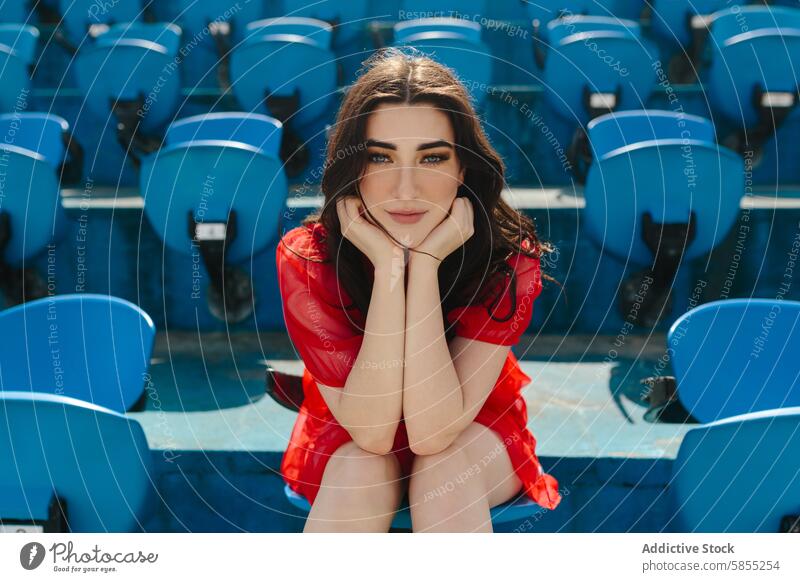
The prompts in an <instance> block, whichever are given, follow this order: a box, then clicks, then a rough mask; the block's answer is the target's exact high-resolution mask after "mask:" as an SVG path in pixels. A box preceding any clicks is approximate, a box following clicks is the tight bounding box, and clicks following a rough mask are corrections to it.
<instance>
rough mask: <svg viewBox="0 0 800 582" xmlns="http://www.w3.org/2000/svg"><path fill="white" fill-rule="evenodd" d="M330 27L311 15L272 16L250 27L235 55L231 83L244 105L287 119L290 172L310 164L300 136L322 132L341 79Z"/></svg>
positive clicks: (285, 142) (285, 148) (286, 155)
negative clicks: (331, 45) (307, 16)
mask: <svg viewBox="0 0 800 582" xmlns="http://www.w3.org/2000/svg"><path fill="white" fill-rule="evenodd" d="M330 41H331V25H330V24H328V23H327V22H323V21H322V20H314V19H310V18H302V19H301V18H299V17H298V18H294V17H293V18H270V19H266V20H260V21H257V22H253V23H251V24H250V25H249V26H248V36H247V38H246V40H245V41H244V42H243V43H242V44H240V45H239V46H237V47H236V49H235V50H234V51H233V55H232V57H231V66H230V83H231V86H232V89H233V94H234V95H235V96H236V98H237V100H238V101H239V104H240V105H241V107H242V108H243V109H245V110H249V111H259V112H263V113H267V114H268V115H271V116H272V117H275V118H277V119H279V120H280V121H281V123H283V151H284V156H283V158H284V160H285V161H286V172H287V174H288V175H289V177H296V176H298V175H300V173H301V172H302V171H303V170H304V169H305V167H306V166H307V165H308V159H309V153H308V151H307V148H306V147H305V145H304V139H303V138H302V137H301V135H307V136H313V135H314V134H315V133H318V132H320V131H322V129H323V127H322V126H323V124H324V121H325V120H326V119H327V117H328V116H329V115H330V112H331V111H332V108H333V105H334V99H335V97H336V91H337V85H338V82H339V78H340V72H341V71H340V67H339V64H338V63H337V61H336V56H335V55H334V54H333V52H332V50H331V47H330Z"/></svg>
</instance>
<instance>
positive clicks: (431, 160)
mask: <svg viewBox="0 0 800 582" xmlns="http://www.w3.org/2000/svg"><path fill="white" fill-rule="evenodd" d="M449 157H450V156H448V155H447V154H428V155H427V156H425V157H424V158H422V161H423V163H425V164H427V165H429V166H431V165H435V164H440V163H442V162H444V161H447V159H448V158H449Z"/></svg>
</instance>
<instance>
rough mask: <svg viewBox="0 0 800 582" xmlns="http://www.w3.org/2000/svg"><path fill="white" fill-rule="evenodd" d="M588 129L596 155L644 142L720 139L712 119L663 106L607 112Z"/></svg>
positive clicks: (587, 126) (708, 140) (600, 155)
mask: <svg viewBox="0 0 800 582" xmlns="http://www.w3.org/2000/svg"><path fill="white" fill-rule="evenodd" d="M586 129H587V131H588V133H589V141H590V142H591V145H592V152H593V155H594V156H596V157H602V156H604V155H605V154H607V153H608V152H610V151H612V150H615V149H617V148H621V147H624V146H626V145H632V144H635V143H639V142H643V141H652V140H657V139H686V140H695V141H707V142H709V143H714V141H715V139H716V137H715V135H714V126H713V125H712V124H711V121H709V120H708V119H706V118H704V117H699V116H697V115H688V114H686V113H677V112H674V111H663V110H660V109H639V110H631V111H618V112H614V113H607V114H605V115H601V116H599V117H596V118H594V119H592V120H591V121H590V122H589V123H588V124H587V125H586Z"/></svg>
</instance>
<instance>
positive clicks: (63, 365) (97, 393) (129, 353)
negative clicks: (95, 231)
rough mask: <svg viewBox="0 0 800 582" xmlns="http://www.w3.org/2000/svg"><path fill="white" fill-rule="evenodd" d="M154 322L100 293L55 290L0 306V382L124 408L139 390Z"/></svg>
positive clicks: (142, 392)
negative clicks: (2, 340) (5, 340)
mask: <svg viewBox="0 0 800 582" xmlns="http://www.w3.org/2000/svg"><path fill="white" fill-rule="evenodd" d="M155 332H156V330H155V326H154V325H153V321H152V320H151V319H150V317H149V316H148V315H147V314H146V313H145V312H144V311H142V310H141V309H140V308H139V307H137V306H136V305H134V304H133V303H130V302H128V301H125V300H123V299H119V298H117V297H110V296H108V295H92V294H75V295H55V296H52V297H46V298H42V299H38V300H36V301H31V302H28V303H25V304H23V305H17V306H16V307H12V308H10V309H6V310H4V311H0V336H2V337H4V338H16V341H10V342H8V344H7V345H5V346H4V347H3V349H2V350H0V389H2V390H6V391H8V390H14V391H18V392H21V391H34V392H45V393H50V394H58V395H61V396H69V397H71V398H77V399H79V400H84V401H86V402H91V403H93V404H96V405H98V406H102V407H103V408H108V409H110V410H114V411H116V412H121V413H124V412H126V411H128V410H131V409H132V408H133V407H134V405H137V404H141V403H142V402H143V401H144V398H145V397H146V394H145V383H146V374H147V371H148V369H149V367H150V355H151V353H152V351H153V342H154V340H155Z"/></svg>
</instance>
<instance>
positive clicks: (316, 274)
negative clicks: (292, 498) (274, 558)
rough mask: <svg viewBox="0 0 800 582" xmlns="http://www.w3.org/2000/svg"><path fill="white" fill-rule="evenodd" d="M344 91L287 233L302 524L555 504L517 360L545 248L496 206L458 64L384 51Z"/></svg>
mask: <svg viewBox="0 0 800 582" xmlns="http://www.w3.org/2000/svg"><path fill="white" fill-rule="evenodd" d="M366 65H367V66H366V70H365V72H363V74H362V75H361V76H360V77H359V79H358V80H357V81H356V82H355V83H354V84H353V85H352V87H350V88H349V90H348V92H347V95H346V96H345V98H344V101H343V103H342V106H341V109H340V111H339V114H338V118H337V121H336V124H335V126H334V127H333V130H332V133H331V136H330V141H329V145H328V150H327V161H326V164H325V171H324V174H323V178H322V191H323V192H324V195H325V204H324V207H323V209H322V211H321V212H320V213H319V214H318V215H315V216H312V217H310V218H309V219H307V220H306V221H305V222H304V224H303V226H300V227H298V228H295V229H293V230H291V231H289V232H288V233H286V234H285V235H284V237H283V238H282V240H281V242H280V244H279V246H278V250H277V263H278V276H279V284H280V290H281V297H282V301H283V309H284V316H285V319H286V327H287V330H288V333H289V336H290V338H291V339H292V342H293V343H294V345H295V347H296V348H297V350H298V352H299V354H300V356H301V357H302V359H303V363H304V364H305V372H304V376H303V388H304V391H305V401H304V403H303V406H302V409H301V410H300V414H299V416H298V419H297V422H296V424H295V427H294V430H293V432H292V436H291V441H290V443H289V446H288V449H287V451H286V453H285V456H284V458H283V462H282V466H281V471H282V474H283V476H284V478H285V479H286V481H287V483H289V485H290V487H292V489H294V490H295V491H297V492H299V493H301V494H302V495H304V496H305V497H306V498H307V499H308V500H309V501H310V502H311V504H312V508H311V512H310V514H309V517H308V520H307V522H306V528H305V531H387V530H388V529H389V526H390V523H391V521H392V519H393V516H394V513H395V511H396V510H397V509H398V507H399V505H400V503H401V501H402V500H403V498H404V496H406V495H407V499H408V502H409V506H410V508H411V518H412V524H413V529H414V531H492V525H491V520H490V517H489V509H490V508H491V507H494V506H495V505H498V504H501V503H504V502H506V501H508V500H510V499H512V498H514V497H515V496H517V495H518V494H520V493H524V494H526V495H528V496H529V497H530V498H532V499H533V500H535V501H536V502H537V503H539V504H540V505H541V506H543V507H545V508H548V509H553V508H555V507H556V505H558V503H559V501H560V495H559V492H558V483H557V482H556V480H555V479H554V478H553V477H552V476H550V475H548V474H546V473H544V472H543V471H542V468H541V466H540V464H539V461H538V459H537V458H536V455H535V446H536V441H535V440H534V438H533V435H532V434H531V433H530V431H529V430H528V429H527V428H526V424H527V410H526V406H525V401H524V400H523V398H522V396H521V394H520V389H521V388H522V387H523V386H524V385H525V384H527V383H528V382H530V378H528V377H527V376H526V375H525V374H524V373H523V372H522V371H521V370H520V368H519V366H518V364H517V360H516V359H515V357H514V355H513V354H512V353H511V351H510V346H512V345H514V344H515V343H516V342H517V341H518V339H519V337H520V335H521V334H522V333H523V331H524V330H525V328H526V327H527V325H528V323H529V322H530V318H531V312H532V303H533V300H534V299H535V298H536V296H537V295H538V294H539V292H540V291H541V288H542V284H541V277H542V275H541V271H540V257H541V254H542V253H543V252H546V251H547V250H548V249H546V248H544V246H543V245H542V244H541V243H540V242H539V241H538V240H537V238H536V235H535V232H534V227H533V224H532V223H531V222H530V221H529V220H528V219H527V218H525V217H524V216H522V215H521V214H519V213H517V212H515V211H514V210H512V209H511V208H510V207H509V206H508V205H507V204H506V203H505V202H504V201H503V200H502V199H501V197H500V193H501V190H502V188H503V184H504V179H503V173H504V167H503V163H502V161H501V159H500V158H499V157H498V155H497V153H496V152H495V151H494V149H492V147H491V145H490V144H489V142H488V140H487V138H486V136H485V134H484V132H483V130H482V128H481V125H480V122H479V120H478V118H477V116H476V114H475V111H474V110H473V108H472V106H471V105H470V101H469V96H468V93H467V91H466V89H465V88H464V86H463V85H462V84H461V83H459V81H458V80H457V79H456V78H455V77H454V76H453V74H452V73H451V72H450V71H449V69H447V68H445V67H443V66H441V65H439V64H437V63H436V62H434V61H432V60H430V59H428V58H425V57H420V56H414V55H409V54H406V53H403V52H400V51H396V50H389V51H384V52H382V53H379V54H378V55H377V56H375V57H373V58H372V59H370V60H369V61H368V62H367V63H366Z"/></svg>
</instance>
